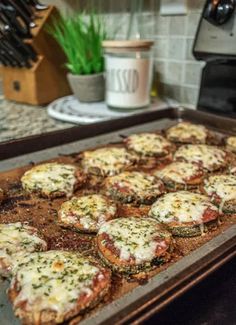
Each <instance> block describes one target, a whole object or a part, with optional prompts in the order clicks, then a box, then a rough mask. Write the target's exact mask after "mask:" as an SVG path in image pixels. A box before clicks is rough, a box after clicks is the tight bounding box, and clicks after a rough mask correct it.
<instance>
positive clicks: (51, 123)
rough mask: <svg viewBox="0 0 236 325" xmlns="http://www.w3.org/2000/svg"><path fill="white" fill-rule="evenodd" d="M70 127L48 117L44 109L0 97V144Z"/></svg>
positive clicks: (68, 124) (69, 124)
mask: <svg viewBox="0 0 236 325" xmlns="http://www.w3.org/2000/svg"><path fill="white" fill-rule="evenodd" d="M72 126H74V124H71V123H64V122H60V121H57V120H54V119H52V118H51V117H49V116H48V114H47V108H46V107H39V106H30V105H22V104H18V103H15V102H10V101H7V100H5V99H4V98H3V96H0V142H2V141H7V140H12V139H18V138H22V137H26V136H29V135H35V134H41V133H45V132H49V131H56V130H61V129H66V128H70V127H72Z"/></svg>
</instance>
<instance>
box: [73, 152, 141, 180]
mask: <svg viewBox="0 0 236 325" xmlns="http://www.w3.org/2000/svg"><path fill="white" fill-rule="evenodd" d="M137 159H138V158H137V156H135V155H133V154H131V153H129V152H128V151H127V150H126V149H125V148H120V147H105V148H99V149H95V150H90V151H84V152H82V153H81V154H80V155H79V156H78V160H80V162H81V165H82V168H83V170H84V171H85V172H86V173H89V174H93V175H97V176H111V175H116V174H119V173H120V172H121V171H122V170H125V169H127V168H128V167H130V166H132V165H134V164H135V162H136V161H137Z"/></svg>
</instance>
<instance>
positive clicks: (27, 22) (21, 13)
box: [5, 0, 36, 28]
mask: <svg viewBox="0 0 236 325" xmlns="http://www.w3.org/2000/svg"><path fill="white" fill-rule="evenodd" d="M5 1H6V2H7V3H8V4H10V5H11V6H12V7H13V8H14V9H15V10H16V14H17V16H20V18H21V19H22V20H23V21H24V23H25V25H27V26H29V27H30V28H34V27H36V24H35V22H34V21H32V19H31V17H30V16H28V15H27V14H26V12H24V10H22V8H21V7H20V6H18V4H17V3H16V2H15V1H14V0H5Z"/></svg>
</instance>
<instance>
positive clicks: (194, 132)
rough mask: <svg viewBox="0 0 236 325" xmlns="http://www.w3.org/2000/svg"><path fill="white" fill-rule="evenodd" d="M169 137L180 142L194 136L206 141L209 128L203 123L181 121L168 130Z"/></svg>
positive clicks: (199, 140)
mask: <svg viewBox="0 0 236 325" xmlns="http://www.w3.org/2000/svg"><path fill="white" fill-rule="evenodd" d="M167 137H168V139H173V138H174V139H177V140H178V141H179V142H182V141H183V142H186V141H188V139H189V138H194V139H196V140H197V141H198V142H200V143H205V142H206V137H207V130H206V128H205V127H204V126H203V125H195V124H192V123H188V122H181V123H179V124H177V125H175V126H173V127H171V128H170V129H169V130H168V131H167Z"/></svg>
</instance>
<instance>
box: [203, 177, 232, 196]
mask: <svg viewBox="0 0 236 325" xmlns="http://www.w3.org/2000/svg"><path fill="white" fill-rule="evenodd" d="M204 190H205V191H206V193H207V194H208V195H210V196H212V195H214V194H216V195H217V196H219V197H220V198H221V199H222V200H223V201H224V202H226V201H229V200H236V176H234V175H214V176H210V177H209V178H208V179H207V180H205V185H204Z"/></svg>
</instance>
